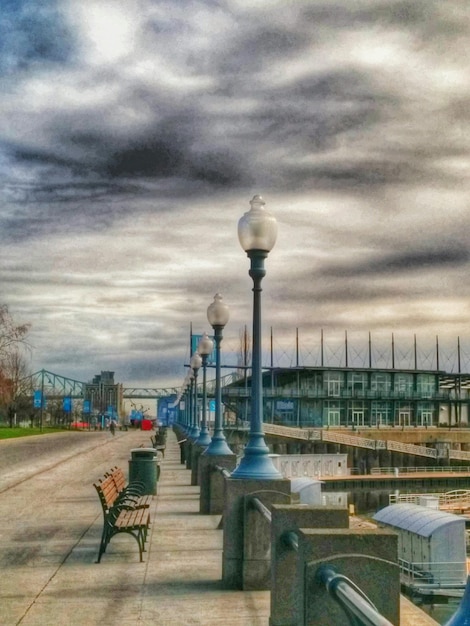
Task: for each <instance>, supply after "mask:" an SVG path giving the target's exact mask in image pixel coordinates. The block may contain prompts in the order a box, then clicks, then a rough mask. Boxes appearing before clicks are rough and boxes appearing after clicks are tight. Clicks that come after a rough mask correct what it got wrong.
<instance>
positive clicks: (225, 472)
mask: <svg viewBox="0 0 470 626" xmlns="http://www.w3.org/2000/svg"><path fill="white" fill-rule="evenodd" d="M214 469H215V470H217V471H218V472H220V473H221V474H222V476H223V477H224V478H230V472H229V471H228V469H227V468H226V467H222V466H221V465H214Z"/></svg>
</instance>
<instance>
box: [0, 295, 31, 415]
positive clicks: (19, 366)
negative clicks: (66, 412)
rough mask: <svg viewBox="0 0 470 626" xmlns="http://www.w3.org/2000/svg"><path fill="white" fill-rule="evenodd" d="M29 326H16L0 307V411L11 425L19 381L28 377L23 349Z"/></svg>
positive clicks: (6, 311) (5, 307)
mask: <svg viewBox="0 0 470 626" xmlns="http://www.w3.org/2000/svg"><path fill="white" fill-rule="evenodd" d="M29 329H30V324H17V323H16V321H15V320H14V319H13V316H12V315H11V313H10V311H9V310H8V306H7V305H5V304H4V305H0V411H1V412H6V413H7V415H8V418H9V420H10V424H12V420H13V415H14V412H15V400H16V396H17V393H18V386H19V381H20V380H21V379H22V378H24V377H25V376H27V375H28V366H27V360H26V357H25V349H29V348H30V346H29V344H28V342H27V335H28V332H29Z"/></svg>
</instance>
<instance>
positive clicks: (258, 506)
mask: <svg viewBox="0 0 470 626" xmlns="http://www.w3.org/2000/svg"><path fill="white" fill-rule="evenodd" d="M250 502H251V504H252V505H253V507H254V508H255V509H256V510H257V511H259V513H261V515H262V516H263V517H264V519H265V520H266V521H267V522H268V523H269V524H270V523H271V520H272V514H271V511H270V510H269V509H268V507H266V506H265V505H264V504H263V503H262V502H261V500H260V499H259V498H250Z"/></svg>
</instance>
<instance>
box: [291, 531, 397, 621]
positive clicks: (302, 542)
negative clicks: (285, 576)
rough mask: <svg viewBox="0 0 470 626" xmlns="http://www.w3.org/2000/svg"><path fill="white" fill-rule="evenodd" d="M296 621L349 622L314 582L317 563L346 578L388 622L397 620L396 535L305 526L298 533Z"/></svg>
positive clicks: (382, 532)
mask: <svg viewBox="0 0 470 626" xmlns="http://www.w3.org/2000/svg"><path fill="white" fill-rule="evenodd" d="M298 536H299V551H298V557H299V558H298V562H297V589H298V592H299V598H298V606H299V609H300V613H301V615H300V620H299V621H298V622H297V623H299V624H305V625H309V626H313V625H314V624H322V625H325V626H330V625H331V626H333V625H334V626H349V625H350V623H351V622H350V620H349V618H348V617H347V615H346V613H345V612H344V611H343V609H342V608H341V606H340V605H339V604H338V603H337V602H336V601H335V600H334V598H333V597H332V596H330V595H329V594H328V592H327V591H326V589H325V585H324V584H323V583H320V581H319V580H318V578H317V576H318V570H319V568H320V566H321V565H322V564H325V565H328V566H329V567H332V568H334V569H335V571H336V572H337V573H338V574H342V575H343V576H346V577H348V578H349V579H350V580H351V581H352V582H353V583H355V584H356V585H357V586H358V587H359V588H360V589H361V590H362V591H363V592H364V593H365V594H366V596H367V597H368V598H369V599H370V600H371V602H372V603H373V604H374V605H375V606H376V607H377V610H378V611H379V613H381V614H382V615H383V616H384V617H386V618H387V619H388V620H389V621H390V622H392V624H399V623H400V573H399V569H398V562H397V561H398V554H397V551H398V535H397V534H396V533H394V532H393V531H390V530H385V529H356V530H353V529H336V528H332V529H321V530H316V529H313V530H311V529H305V528H302V529H300V530H299V532H298Z"/></svg>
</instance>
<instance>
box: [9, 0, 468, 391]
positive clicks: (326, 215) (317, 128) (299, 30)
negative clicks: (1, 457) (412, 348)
mask: <svg viewBox="0 0 470 626" xmlns="http://www.w3.org/2000/svg"><path fill="white" fill-rule="evenodd" d="M465 5H466V3H464V2H459V1H458V0H451V1H450V2H448V3H443V2H442V1H441V0H439V1H438V0H410V1H405V0H380V1H379V2H377V1H374V0H370V1H369V0H361V2H351V1H350V0H337V1H335V2H329V1H326V0H297V1H296V2H272V3H271V2H268V1H267V2H266V3H259V2H257V3H240V2H239V1H231V0H221V1H217V0H207V1H203V0H201V1H198V2H193V1H187V0H182V1H181V2H177V3H176V2H175V3H167V4H164V3H160V2H153V1H150V0H139V1H138V3H136V4H135V5H134V4H133V3H128V2H125V0H115V1H113V2H109V3H104V2H101V0H87V2H86V3H79V2H77V3H74V2H63V0H56V1H55V2H53V1H52V0H51V1H44V2H39V3H38V2H33V0H29V1H26V0H23V1H22V2H21V1H18V2H15V3H13V2H6V3H4V7H3V6H2V10H3V13H2V16H0V47H1V48H0V53H1V54H0V74H2V75H3V77H5V89H4V90H2V93H1V94H0V106H1V107H2V116H1V117H0V180H1V184H2V193H3V199H4V202H3V204H2V208H1V211H0V221H1V225H0V239H1V242H2V253H3V255H4V257H5V263H6V264H7V265H5V268H4V272H3V278H4V280H3V285H2V287H3V289H4V294H5V298H6V300H7V301H8V302H9V303H10V300H11V302H12V304H13V306H14V307H16V310H19V311H21V313H22V314H24V315H25V316H26V319H25V321H32V322H33V326H34V327H35V328H36V331H35V332H36V335H35V340H37V344H38V346H39V347H40V350H41V355H38V357H37V360H38V361H41V360H42V359H46V361H47V362H46V363H44V365H45V367H47V368H48V369H51V370H52V371H55V370H56V369H57V367H60V368H61V369H62V370H64V373H66V371H65V370H67V371H68V368H69V367H70V365H69V364H70V363H71V357H70V355H72V359H73V361H74V362H75V363H76V364H77V365H76V367H77V368H78V367H81V368H82V370H85V369H86V370H87V371H89V369H90V363H93V368H94V369H96V370H97V371H99V369H100V368H101V369H111V370H120V374H119V376H120V377H121V379H124V378H127V379H135V380H140V379H142V378H145V379H152V380H155V379H156V378H157V377H158V378H160V377H163V378H164V377H168V378H173V373H174V372H175V373H176V372H178V371H179V372H181V371H182V362H183V357H182V355H181V352H182V350H183V351H184V350H186V343H187V341H186V339H187V334H188V330H187V328H188V324H189V321H190V320H191V321H194V323H195V328H196V325H197V327H198V328H199V327H200V328H204V327H206V325H207V320H206V316H205V311H206V308H207V304H208V303H209V302H210V301H211V299H212V297H213V295H214V293H215V292H216V291H219V290H221V291H222V293H223V294H224V296H225V294H226V296H227V298H226V300H227V302H228V303H229V304H231V307H232V311H233V319H232V320H231V322H230V324H229V325H228V326H227V329H226V331H227V336H226V338H225V339H224V349H225V350H228V348H229V346H231V345H232V344H233V343H235V344H237V342H238V328H239V327H241V326H242V325H243V324H245V323H247V321H249V315H250V291H249V287H250V284H249V280H248V279H249V277H248V276H247V269H248V264H247V259H246V258H243V257H241V256H237V252H238V254H241V253H240V250H239V248H238V243H237V241H236V215H238V213H237V214H236V211H237V210H238V208H237V207H240V209H243V210H247V209H248V208H249V207H248V206H247V200H248V199H249V198H250V197H251V196H252V195H253V194H254V193H262V194H263V195H264V196H265V199H266V200H267V201H268V204H269V208H270V210H273V213H275V214H276V216H277V217H278V220H279V230H280V237H279V242H278V244H277V247H276V250H278V251H279V255H280V259H281V261H280V262H279V261H276V259H275V258H274V255H273V266H274V264H275V263H276V262H277V264H278V265H277V268H278V269H277V271H273V272H271V267H272V266H271V257H270V263H269V273H268V277H267V280H266V284H265V294H264V298H265V302H266V307H265V315H266V321H267V323H268V324H270V323H275V324H276V326H278V327H279V328H282V329H283V330H284V331H285V333H286V334H288V335H289V336H293V331H292V329H293V328H294V325H295V324H298V323H299V322H300V325H301V327H302V330H303V331H304V332H305V333H307V332H308V333H310V334H311V336H313V335H314V334H315V332H316V331H317V330H318V329H319V328H320V327H325V328H329V329H331V331H333V330H334V329H335V328H336V329H338V328H341V329H342V328H344V327H345V326H346V325H349V324H350V325H351V328H352V329H359V330H360V329H361V328H364V327H369V328H372V329H375V328H376V329H378V330H379V329H380V328H383V327H384V326H385V325H387V324H388V325H390V324H391V325H392V326H393V325H394V324H400V323H403V324H407V325H408V326H407V327H409V326H410V324H414V325H415V326H419V325H420V320H421V321H422V323H423V324H425V325H427V326H428V327H430V326H431V325H432V322H433V319H434V320H435V323H436V324H439V323H440V319H442V316H443V315H444V313H443V312H442V311H441V310H440V311H438V312H436V307H435V302H436V301H438V298H439V297H441V298H442V297H444V298H445V299H446V302H447V304H448V307H450V308H451V307H452V306H455V307H456V310H455V311H454V310H452V311H446V314H447V317H446V320H447V322H448V325H449V326H450V327H452V328H453V327H454V326H457V325H459V324H461V323H462V322H463V321H465V318H466V315H467V313H468V311H467V306H466V298H468V293H467V292H468V289H467V288H466V287H465V284H466V274H467V270H468V265H469V257H468V255H467V254H466V252H465V250H466V249H467V248H468V246H467V242H466V240H465V233H466V231H467V230H468V226H470V224H469V223H468V222H469V218H468V217H467V216H468V210H467V203H466V199H467V198H468V193H467V191H468V190H467V186H468V181H467V172H468V139H467V137H468V128H467V127H468V121H469V115H470V114H469V110H470V107H468V93H467V92H468V87H467V82H466V80H465V76H466V74H465V70H466V64H467V63H468V54H467V51H468V43H467V40H468V30H469V20H468V17H467V18H466V17H465V12H466V6H465ZM467 12H468V10H467ZM284 229H285V230H284ZM283 230H284V235H283V234H282V231H283ZM285 232H288V236H287V237H286V236H285ZM283 237H284V240H283V241H282V238H283ZM283 246H284V247H283ZM286 248H287V249H288V250H287V251H286ZM234 249H235V250H236V251H237V252H235V251H234ZM236 259H238V260H236ZM242 262H243V264H242ZM449 303H450V304H449ZM437 308H439V307H437ZM439 315H441V318H440V317H439ZM397 320H398V321H397ZM436 320H437V321H436ZM315 336H316V335H315ZM51 337H52V338H53V341H51ZM53 344H54V345H53ZM235 350H236V348H235ZM54 363H56V365H57V367H55V366H54ZM79 364H80V365H79ZM81 364H83V366H82V365H81ZM76 377H78V378H82V376H81V375H80V376H76ZM89 377H90V375H88V376H87V378H89Z"/></svg>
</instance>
